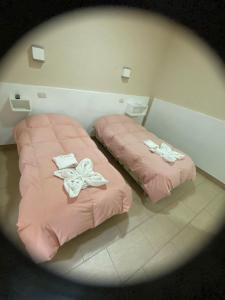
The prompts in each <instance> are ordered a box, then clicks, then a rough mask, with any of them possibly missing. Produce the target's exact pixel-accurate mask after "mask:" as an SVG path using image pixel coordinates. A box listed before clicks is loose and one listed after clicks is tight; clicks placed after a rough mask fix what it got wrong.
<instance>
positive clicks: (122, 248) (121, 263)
mask: <svg viewBox="0 0 225 300" xmlns="http://www.w3.org/2000/svg"><path fill="white" fill-rule="evenodd" d="M108 252H109V254H110V257H111V259H112V261H113V263H114V265H115V267H116V270H117V271H118V273H119V276H120V278H121V280H126V279H128V278H129V277H130V276H131V274H133V273H134V272H136V271H137V270H138V269H139V268H141V267H142V265H144V264H145V263H146V261H147V260H148V259H150V257H152V255H153V254H154V249H153V247H152V245H151V243H150V242H149V241H148V240H147V239H146V238H145V236H144V235H143V234H142V232H141V231H140V230H139V229H138V228H136V229H134V230H133V231H131V232H129V233H128V234H127V235H126V236H125V237H123V238H121V239H120V240H118V241H116V242H115V243H113V244H112V245H111V246H109V247H108Z"/></svg>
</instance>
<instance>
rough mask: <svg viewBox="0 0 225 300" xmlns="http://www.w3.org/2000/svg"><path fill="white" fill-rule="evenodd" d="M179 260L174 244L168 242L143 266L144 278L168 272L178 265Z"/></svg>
mask: <svg viewBox="0 0 225 300" xmlns="http://www.w3.org/2000/svg"><path fill="white" fill-rule="evenodd" d="M180 261H181V258H179V251H178V250H177V248H176V246H175V245H173V244H172V243H168V244H166V245H165V246H164V247H163V248H162V249H161V250H160V251H159V252H158V253H157V254H156V255H155V256H153V258H152V259H151V260H150V261H149V262H148V263H147V264H146V265H145V266H144V267H143V269H144V272H145V274H146V278H154V277H157V276H159V275H163V274H165V273H167V272H170V271H171V270H173V269H175V268H177V267H179V266H180Z"/></svg>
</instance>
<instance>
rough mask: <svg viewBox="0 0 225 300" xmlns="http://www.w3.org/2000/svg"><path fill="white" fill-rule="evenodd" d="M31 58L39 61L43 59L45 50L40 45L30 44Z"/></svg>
mask: <svg viewBox="0 0 225 300" xmlns="http://www.w3.org/2000/svg"><path fill="white" fill-rule="evenodd" d="M31 48H32V58H33V60H37V61H39V62H44V61H45V50H44V48H43V47H40V46H32V47H31Z"/></svg>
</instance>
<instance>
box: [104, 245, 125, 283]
mask: <svg viewBox="0 0 225 300" xmlns="http://www.w3.org/2000/svg"><path fill="white" fill-rule="evenodd" d="M106 251H107V253H108V255H109V258H110V260H111V262H112V265H113V268H114V270H115V272H116V274H117V276H118V278H119V283H121V282H122V279H121V277H120V274H119V272H118V270H117V268H116V265H115V263H114V261H113V259H112V257H111V255H110V252H109V250H108V248H107V247H106Z"/></svg>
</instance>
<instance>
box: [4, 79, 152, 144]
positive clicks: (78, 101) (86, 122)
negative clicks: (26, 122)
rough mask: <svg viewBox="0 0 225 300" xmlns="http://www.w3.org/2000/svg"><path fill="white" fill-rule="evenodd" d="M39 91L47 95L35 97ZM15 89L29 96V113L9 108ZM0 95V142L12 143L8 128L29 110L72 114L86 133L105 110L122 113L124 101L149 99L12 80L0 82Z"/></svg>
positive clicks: (22, 94)
mask: <svg viewBox="0 0 225 300" xmlns="http://www.w3.org/2000/svg"><path fill="white" fill-rule="evenodd" d="M39 92H45V93H46V95H47V98H43V99H40V98H38V96H37V93H39ZM15 93H20V94H21V98H25V99H30V100H31V105H32V112H31V113H29V114H28V113H24V112H14V111H12V110H11V108H10V104H9V97H10V95H11V94H15ZM0 99H1V101H0V145H4V144H11V143H14V140H13V137H12V129H13V128H14V126H15V125H16V124H17V123H18V122H19V121H20V120H22V119H24V118H25V117H26V116H28V115H30V114H39V113H62V114H65V115H68V116H72V117H74V118H75V119H76V120H78V121H79V122H80V123H81V124H82V125H83V127H84V128H85V129H86V130H87V131H88V132H89V133H90V132H91V131H92V125H93V123H94V121H95V120H96V119H97V118H98V117H100V116H103V115H107V114H123V113H124V112H125V109H126V105H127V104H126V102H127V101H138V102H141V103H147V102H148V100H149V99H148V97H144V96H134V95H125V94H115V93H104V92H93V91H85V90H76V89H67V88H56V87H47V86H38V85H24V84H14V83H0ZM121 101H122V103H121Z"/></svg>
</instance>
